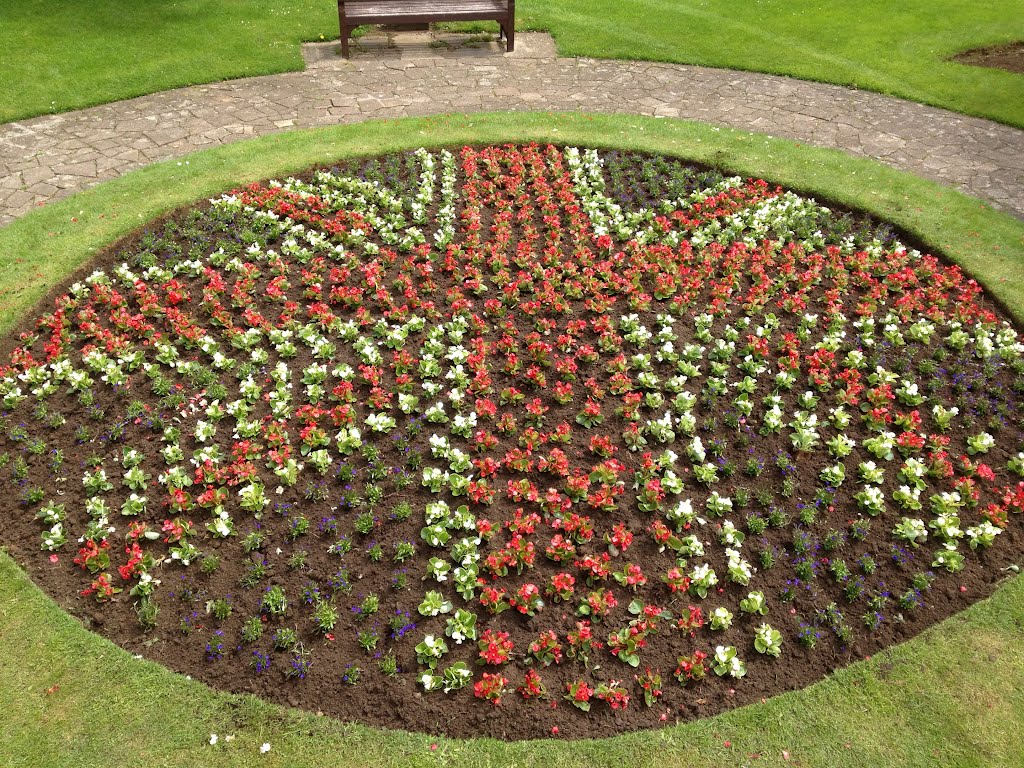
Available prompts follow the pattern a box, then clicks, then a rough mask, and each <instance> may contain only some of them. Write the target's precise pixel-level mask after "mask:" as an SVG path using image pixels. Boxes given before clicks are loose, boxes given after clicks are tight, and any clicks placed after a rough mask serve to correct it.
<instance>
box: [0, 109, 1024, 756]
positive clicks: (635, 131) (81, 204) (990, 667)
mask: <svg viewBox="0 0 1024 768" xmlns="http://www.w3.org/2000/svg"><path fill="white" fill-rule="evenodd" d="M526 140H538V141H555V142H559V143H581V144H590V145H593V146H603V147H618V148H623V149H641V150H649V151H663V152H665V153H667V154H675V155H678V156H680V157H685V158H690V159H693V160H698V161H701V162H705V163H709V164H715V165H718V166H720V167H722V168H724V169H727V170H730V171H734V172H737V173H742V174H755V173H756V174H759V175H762V176H764V177H765V178H767V179H768V180H770V181H776V182H779V183H782V184H785V185H787V186H790V187H791V188H793V189H795V190H797V191H800V192H805V193H809V194H812V195H816V196H818V197H819V199H831V200H835V201H836V202H841V203H844V204H847V205H850V206H855V207H860V208H862V209H866V210H869V211H872V212H874V213H876V214H878V215H880V216H883V217H885V218H887V219H889V220H890V221H893V222H895V223H897V224H898V225H899V226H901V227H902V228H904V229H905V230H907V231H909V232H911V233H913V234H915V235H916V236H917V237H919V238H921V239H922V240H924V241H925V242H927V243H929V244H931V245H933V246H935V247H937V248H942V249H943V250H945V251H946V252H947V253H949V254H951V255H952V256H953V257H954V258H955V259H956V260H957V261H959V262H960V263H961V264H962V265H963V266H964V267H965V268H966V269H967V270H969V271H970V272H971V273H973V274H974V275H976V276H978V277H979V278H982V279H984V280H985V282H986V284H987V285H988V286H989V287H990V288H991V290H992V292H993V293H994V294H995V295H996V296H997V297H999V298H1000V299H1001V300H1002V301H1003V302H1004V303H1006V305H1007V306H1008V307H1009V308H1010V309H1011V311H1013V312H1014V314H1015V316H1016V317H1017V318H1018V320H1019V319H1020V318H1021V316H1022V312H1021V311H1020V310H1021V308H1024V270H1022V269H1021V265H1022V264H1024V222H1020V221H1017V220H1015V219H1013V218H1011V217H1009V216H1006V215H1004V214H1000V213H997V212H995V211H993V210H992V209H991V208H990V207H989V206H987V205H985V204H983V203H980V202H979V201H977V200H974V199H971V198H968V197H966V196H964V195H962V194H960V193H957V192H954V191H951V190H949V189H947V188H944V187H941V186H939V185H937V184H934V183H932V182H928V181H924V180H921V179H917V178H915V177H912V176H909V175H907V174H904V173H900V172H898V171H894V170H892V169H889V168H886V167H883V166H881V165H878V164H876V163H873V162H871V161H867V160H863V159H857V158H850V157H847V156H845V155H843V154H841V153H839V152H835V151H829V150H818V149H808V148H800V147H798V146H797V145H795V144H793V143H790V142H786V141H782V140H777V139H768V138H766V137H764V136H760V135H757V134H747V133H740V132H735V131H726V130H722V131H719V130H716V129H713V128H710V127H707V126H703V125H699V124H694V123H686V122H681V121H670V120H653V119H642V118H633V117H612V116H594V117H591V116H581V115H544V114H529V115H472V116H453V117H442V118H434V119H417V120H406V121H398V122H394V121H392V122H373V123H365V124H361V125H356V126H345V127H338V128H331V129H323V130H319V131H298V132H293V133H287V134H282V135H277V136H271V137H266V138H263V139H259V140H255V141H251V142H243V143H239V144H233V145H230V146H226V147H221V148H218V149H215V150H210V151H206V152H201V153H197V154H195V155H192V156H191V157H190V158H189V161H190V162H189V165H188V166H184V165H179V164H177V163H174V162H171V163H163V164H158V165H155V166H151V167H148V168H145V169H143V170H141V171H137V172H135V173H132V174H129V175H127V176H125V177H122V178H120V179H117V180H115V181H112V182H109V183H106V184H103V185H100V186H99V187H96V188H94V189H91V190H88V191H86V192H82V193H80V194H78V195H75V196H74V197H72V198H69V199H67V200H64V201H61V202H58V203H55V204H52V205H49V206H47V207H45V208H43V209H40V210H38V211H35V212H33V213H31V214H29V215H27V216H25V217H23V218H21V219H19V220H17V221H15V222H14V223H12V224H11V225H9V226H7V227H5V228H4V229H0V291H2V293H0V333H6V332H8V331H9V330H10V328H11V327H12V326H13V324H14V323H15V322H17V319H18V318H19V317H21V316H22V315H23V314H24V313H25V312H27V311H28V310H29V309H30V308H31V307H32V306H33V304H34V303H35V302H36V301H37V300H38V299H39V297H40V296H41V295H42V294H43V293H44V292H45V291H46V290H47V289H48V288H49V287H50V286H52V285H53V284H54V283H55V282H56V281H59V280H60V279H62V277H63V276H65V275H67V274H68V273H69V272H70V271H72V270H73V269H75V268H76V267H78V266H80V265H82V264H83V263H84V262H86V261H87V260H88V258H89V255H90V254H91V253H93V252H95V250H96V249H98V248H99V247H101V246H102V245H104V244H106V243H109V242H111V241H112V240H113V239H115V238H116V237H118V236H120V235H123V234H125V233H127V232H129V231H130V230H132V229H133V228H135V227H137V226H139V225H140V224H141V223H143V222H144V221H146V220H148V219H150V218H152V217H153V216H155V215H157V214H159V213H160V212H163V211H166V210H169V209H172V208H174V207H176V206H178V205H181V204H184V203H186V202H188V201H191V200H195V199H197V198H202V197H206V196H209V195H212V194H214V193H216V192H217V191H220V190H223V189H225V188H228V187H230V186H233V185H235V184H237V183H241V182H244V181H251V180H256V179H260V178H266V177H268V176H277V175H282V174H286V173H288V172H290V171H296V170H299V169H301V168H304V167H306V166H308V165H311V164H313V163H316V162H327V161H330V160H332V159H335V158H338V157H342V156H356V155H361V154H369V153H374V154H375V153H381V152H390V151H395V150H400V149H408V148H412V147H415V146H420V145H426V146H440V145H452V144H461V143H465V142H505V141H526ZM1022 626H1024V577H1017V578H1012V579H1008V580H1007V582H1006V583H1005V584H1003V585H1002V586H1001V587H1000V589H999V591H997V593H996V594H995V595H994V596H993V597H992V598H991V599H989V600H986V601H984V602H982V603H979V604H977V605H975V606H973V607H971V608H970V609H968V610H967V611H965V612H963V613H961V614H959V615H957V616H955V617H953V618H951V619H949V620H947V621H946V622H944V623H943V624H941V625H939V626H937V627H933V628H931V629H930V630H928V631H926V632H925V633H924V634H922V635H921V636H919V637H917V638H915V639H914V640H912V641H910V642H908V643H906V644H903V645H900V646H898V647H894V648H890V649H888V650H887V651H885V652H883V653H880V654H878V655H876V656H875V657H874V658H872V659H870V660H866V661H862V662H858V663H857V664H855V665H853V666H851V667H849V668H847V669H845V670H842V671H840V672H839V673H837V674H835V675H833V676H832V677H831V678H829V679H828V680H826V681H823V682H821V683H819V684H817V685H815V686H812V687H811V688H809V689H807V690H804V691H799V692H795V693H791V694H785V695H783V696H779V697H777V698H774V699H772V700H769V701H768V702H767V703H765V704H759V705H755V706H752V707H747V708H744V709H741V710H737V711H734V712H730V713H727V714H724V715H721V716H719V717H716V718H713V719H708V720H704V721H698V722H695V723H689V724H683V725H678V726H672V727H668V728H665V729H662V730H659V731H655V732H649V733H640V734H632V735H626V736H619V737H615V738H611V739H606V740H598V741H588V742H580V743H560V742H558V741H545V742H524V743H515V744H503V743H500V742H496V741H492V740H485V739H479V740H450V739H442V738H432V737H429V736H423V735H416V734H404V733H395V732H386V731H382V730H376V729H370V728H365V727H362V726H358V725H346V724H342V723H339V722H337V721H333V720H330V719H327V718H318V717H316V716H315V715H311V714H305V713H300V712H297V711H289V710H285V709H282V708H280V707H277V706H275V705H271V704H268V703H265V702H262V701H260V700H257V699H254V698H251V697H237V696H230V695H226V694H221V693H216V692H214V691H211V690H209V689H208V688H206V687H204V686H202V685H200V684H198V683H196V682H193V681H189V680H187V679H185V678H183V677H180V676H177V675H174V674H172V673H170V672H168V671H166V670H164V669H163V668H161V667H159V666H157V665H155V664H152V663H149V662H144V661H138V660H135V659H133V658H132V657H131V656H129V655H128V654H127V653H125V652H123V651H121V650H119V649H118V648H116V647H115V646H113V645H112V644H110V643H109V642H108V641H106V640H104V639H102V638H100V637H98V636H96V635H92V634H90V633H88V632H86V631H85V630H84V629H82V627H81V626H80V625H79V624H78V623H77V622H76V621H75V620H73V619H71V618H70V617H69V616H68V615H67V614H65V613H63V612H62V611H61V610H60V608H59V607H58V606H57V605H55V604H54V603H53V602H52V601H51V600H49V599H48V598H47V597H45V596H44V595H43V594H42V593H40V592H39V591H38V590H37V589H36V588H35V587H34V586H33V585H32V584H31V582H29V580H28V579H27V577H26V576H25V575H24V573H23V572H21V571H20V570H19V569H18V567H17V566H16V565H15V564H14V563H13V561H12V560H11V559H10V558H9V557H7V556H5V555H3V554H0V644H2V646H3V647H4V648H5V649H6V652H5V653H3V654H0V732H2V733H3V734H4V748H3V750H4V751H3V759H2V760H0V762H2V763H3V764H4V765H5V766H6V765H11V766H33V767H36V766H61V765H67V764H68V761H69V760H70V759H73V762H74V764H75V765H78V766H115V765H122V764H124V763H125V762H128V761H131V762H132V763H133V764H139V765H146V766H151V765H152V766H162V765H168V766H177V765H183V764H202V765H208V766H226V765H245V766H249V765H268V766H270V765H281V766H285V765H289V766H290V765H309V766H321V765H322V766H328V765H329V766H340V767H341V768H355V767H356V766H364V765H367V766H369V765H372V766H481V767H482V766H547V765H552V764H560V765H563V766H565V768H571V767H573V766H595V767H598V768H599V767H600V766H616V767H618V768H635V767H639V766H662V767H664V766H676V765H678V766H683V765H685V766H695V767H698V768H703V767H705V766H706V767H711V766H725V765H758V766H759V765H766V766H773V765H779V766H782V765H793V764H799V765H803V766H830V767H831V766H879V765H884V766H923V765H936V766H944V767H945V766H1005V765H1021V764H1024V739H1022V737H1024V694H1022V691H1024V644H1022V643H1021V639H1020V628H1021V627H1022ZM212 733H216V734H219V735H220V737H221V741H220V743H219V744H218V745H216V746H210V745H209V744H208V741H209V738H210V734H212ZM227 735H233V736H234V737H235V738H234V739H233V740H232V741H231V742H226V740H225V738H224V737H225V736H227ZM264 742H266V743H269V744H270V745H271V751H270V752H269V753H268V754H266V755H263V756H260V755H259V746H260V745H261V744H263V743H264ZM754 755H757V757H754ZM71 756H73V758H72V757H71Z"/></svg>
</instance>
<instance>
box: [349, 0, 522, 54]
mask: <svg viewBox="0 0 1024 768" xmlns="http://www.w3.org/2000/svg"><path fill="white" fill-rule="evenodd" d="M338 21H339V24H340V26H341V53H342V56H344V57H345V58H346V59H347V58H349V37H351V35H352V31H353V30H354V29H355V28H356V27H359V26H362V25H364V24H426V23H430V22H432V21H496V22H498V24H499V25H501V32H502V34H503V35H504V37H505V40H506V45H507V48H506V49H507V50H508V51H509V52H511V51H512V49H513V46H514V45H515V0H338Z"/></svg>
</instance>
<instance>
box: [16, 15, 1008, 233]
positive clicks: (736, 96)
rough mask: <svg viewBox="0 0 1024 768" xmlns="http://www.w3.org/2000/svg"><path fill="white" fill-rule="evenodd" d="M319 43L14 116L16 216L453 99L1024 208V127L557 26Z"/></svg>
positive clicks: (471, 106)
mask: <svg viewBox="0 0 1024 768" xmlns="http://www.w3.org/2000/svg"><path fill="white" fill-rule="evenodd" d="M360 46H361V50H357V52H356V54H355V56H354V58H353V59H352V60H351V61H345V60H343V59H341V58H340V57H338V56H337V55H336V54H335V53H334V49H335V48H336V43H325V44H315V45H309V46H306V48H305V52H306V55H307V64H308V68H307V70H306V71H305V72H295V73H288V74H283V75H273V76H267V77H255V78H250V79H245V80H234V81H229V82H223V83H216V84H212V85H202V86H193V87H189V88H180V89H177V90H173V91H167V92H164V93H159V94H155V95H152V96H144V97H141V98H137V99H131V100H129V101H123V102H117V103H114V104H108V105H104V106H99V107H94V108H90V109H83V110H80V111H77V112H69V113H66V114H61V115H52V116H46V117H39V118H34V119H31V120H25V121H22V122H16V123H8V124H6V125H0V225H2V224H5V223H7V222H10V221H11V220H12V219H14V218H15V217H17V216H19V215H22V214H24V213H26V212H27V211H29V210H31V209H32V208H34V207H36V206H37V205H39V204H41V203H45V202H48V201H50V200H54V199H57V198H60V197H63V196H65V195H68V194H70V193H72V192H75V191H78V190H80V189H83V188H85V187H88V186H91V185H93V184H96V183H98V182H100V181H103V180H106V179H110V178H114V177H116V176H119V175H121V174H123V173H125V172H127V171H129V170H131V169H133V168H138V167H140V166H142V165H146V164H149V163H152V162H154V161H157V160H163V159H168V158H174V157H178V156H181V155H183V154H186V153H188V152H192V151H194V150H197V149H200V148H204V147H210V146H214V145H218V144H226V143H228V142H232V141H237V140H239V139H244V138H249V137H252V136H262V135H266V134H269V133H274V132H276V131H284V130H289V129H292V128H300V127H302V128H306V127H312V126H322V125H332V124H337V123H353V122H358V121H360V120H366V119H371V118H397V117H404V116H414V115H429V114H440V113H445V112H476V111H491V110H542V111H548V110H582V111H588V112H608V113H630V114H643V115H654V116H663V117H681V118H692V119H697V120H703V121H706V122H708V123H712V124H715V125H723V126H730V127H733V128H739V129H744V130H750V131H759V132H763V133H767V134H771V135H775V136H782V137H786V138H789V139H795V140H798V141H801V142H804V143H807V144H811V145H816V146H823V147H836V148H840V149H843V150H846V151H847V152H850V153H851V154H855V155H864V156H867V157H872V158H875V159H877V160H880V161H881V162H883V163H886V164H888V165H891V166H894V167H896V168H900V169H903V170H907V171H911V172H912V173H915V174H918V175H920V176H924V177H926V178H930V179H934V180H936V181H939V182H943V183H945V184H949V185H952V186H954V187H956V188H958V189H960V190H962V191H964V192H967V193H968V194H972V195H976V196H978V197H981V198H983V199H985V200H988V201H989V202H991V203H992V204H993V205H995V206H996V207H998V208H1001V209H1003V210H1005V211H1009V212H1010V213H1012V214H1014V215H1016V216H1018V217H1020V218H1024V131H1020V130H1017V129H1015V128H1010V127H1007V126H1003V125H999V124H996V123H992V122H989V121H987V120H982V119H979V118H973V117H964V116H962V115H957V114H955V113H952V112H947V111H944V110H941V109H935V108H932V107H926V106H922V105H920V104H914V103H911V102H907V101H903V100H900V99H894V98H890V97H887V96H882V95H879V94H874V93H868V92H864V91H857V90H852V89H848V88H843V87H839V86H834V85H823V84H819V83H810V82H805V81H801V80H793V79H790V78H786V77H777V76H772V75H763V74H757V73H747V72H735V71H729V70H720V69H708V68H704V67H692V66H681V65H673V64H656V63H647V62H629V61H604V60H593V59H563V58H558V57H557V55H556V53H555V48H554V44H553V43H552V41H551V38H550V37H549V36H547V35H544V34H522V35H517V36H516V50H515V52H514V53H512V54H504V53H503V52H502V51H503V49H501V48H499V47H498V45H497V44H496V43H478V42H475V41H473V40H472V39H468V38H466V37H465V36H463V37H462V38H459V37H458V36H453V35H443V34H440V33H435V34H431V33H393V34H390V35H384V34H377V35H375V36H368V37H367V38H363V40H362V41H361V43H360Z"/></svg>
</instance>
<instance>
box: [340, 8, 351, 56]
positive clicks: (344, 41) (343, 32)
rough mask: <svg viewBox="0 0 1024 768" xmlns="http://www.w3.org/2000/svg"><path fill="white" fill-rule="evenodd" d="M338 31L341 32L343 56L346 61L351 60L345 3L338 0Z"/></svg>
mask: <svg viewBox="0 0 1024 768" xmlns="http://www.w3.org/2000/svg"><path fill="white" fill-rule="evenodd" d="M338 29H339V30H340V31H341V55H342V56H344V57H345V58H346V59H347V58H349V51H348V35H349V28H348V25H347V24H346V23H345V2H344V0H338Z"/></svg>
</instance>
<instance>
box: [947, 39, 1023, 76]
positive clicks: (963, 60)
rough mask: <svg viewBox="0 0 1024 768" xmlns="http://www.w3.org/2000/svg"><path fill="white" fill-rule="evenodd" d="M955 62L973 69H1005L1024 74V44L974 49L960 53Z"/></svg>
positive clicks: (954, 58) (954, 59)
mask: <svg viewBox="0 0 1024 768" xmlns="http://www.w3.org/2000/svg"><path fill="white" fill-rule="evenodd" d="M953 61H955V62H957V63H959V64H969V65H970V66H972V67H989V68H990V69H1004V70H1006V71H1007V72H1015V73H1017V74H1024V42H1016V43H1005V44H1004V45H993V46H990V47H988V48H974V49H973V50H970V51H964V52H963V53H958V54H957V55H956V56H954V57H953Z"/></svg>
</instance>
